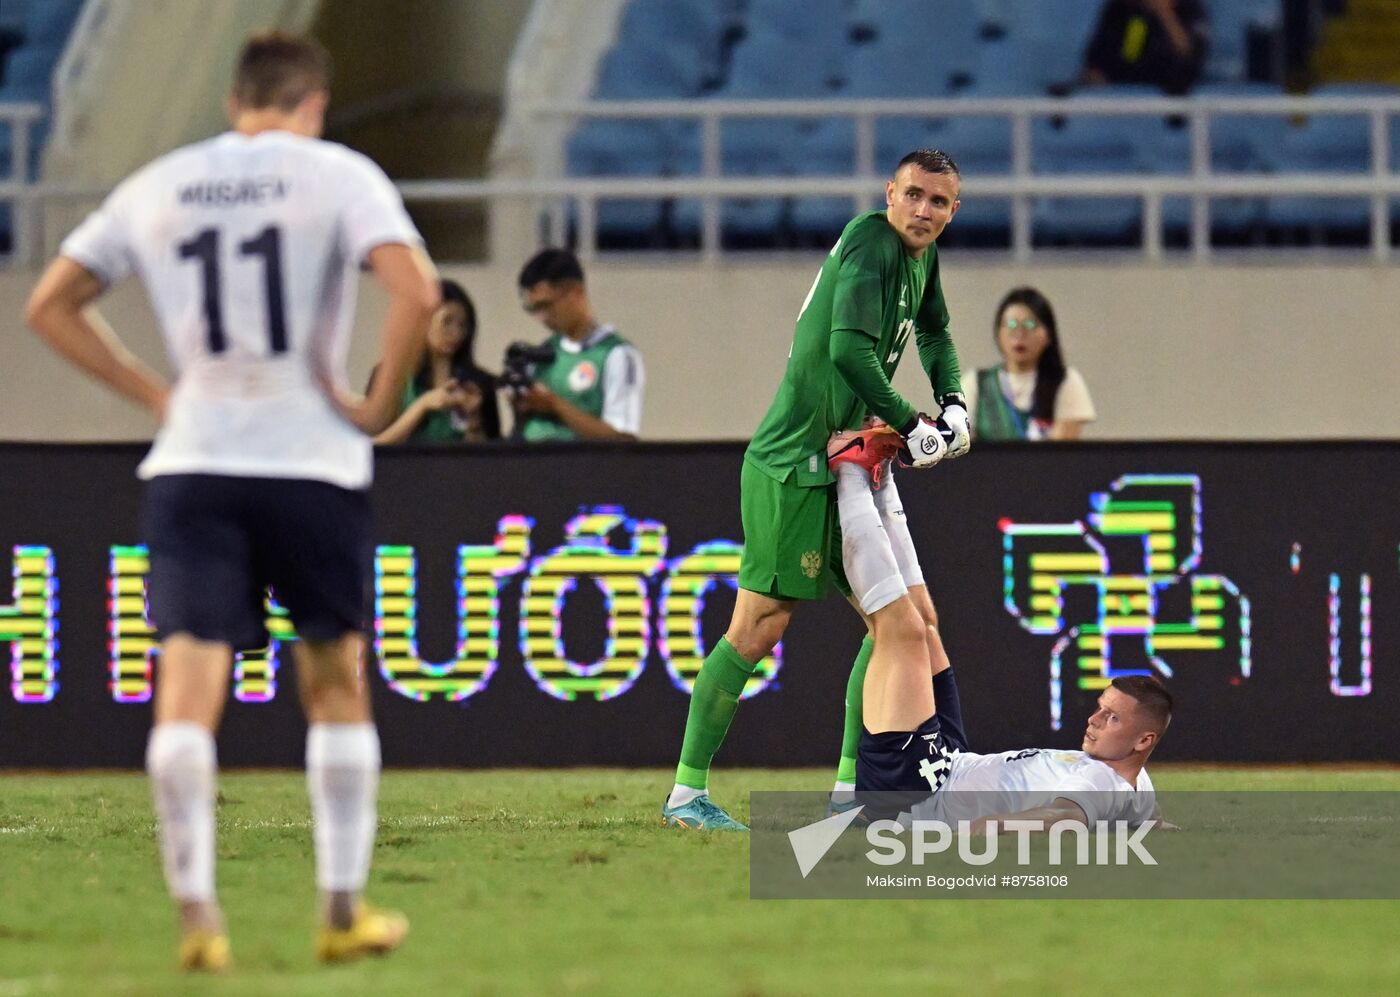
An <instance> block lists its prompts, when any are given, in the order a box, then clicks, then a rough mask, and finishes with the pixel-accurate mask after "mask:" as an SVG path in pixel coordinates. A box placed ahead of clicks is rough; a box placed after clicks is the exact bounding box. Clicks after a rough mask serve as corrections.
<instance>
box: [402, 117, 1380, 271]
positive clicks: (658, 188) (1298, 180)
mask: <svg viewBox="0 0 1400 997" xmlns="http://www.w3.org/2000/svg"><path fill="white" fill-rule="evenodd" d="M531 113H533V114H535V115H536V116H537V117H538V118H539V120H540V121H541V123H542V127H541V128H540V129H539V131H540V134H541V135H542V136H543V138H542V146H543V147H542V149H541V152H540V155H539V159H538V161H539V162H540V163H542V164H545V166H544V169H543V176H550V177H557V178H559V179H557V180H556V181H555V182H556V183H557V185H558V190H559V193H560V196H561V197H562V198H568V199H572V200H574V201H575V202H576V203H577V209H578V211H577V218H578V229H579V234H578V242H579V244H580V246H582V247H585V248H590V249H591V248H592V247H593V245H594V243H595V235H596V224H597V201H598V199H599V198H602V197H607V198H616V199H641V198H655V197H699V198H701V199H702V202H703V208H702V214H701V219H702V220H701V233H700V242H701V248H702V251H703V252H704V253H705V255H707V256H713V255H715V254H716V253H718V251H719V244H720V217H719V201H720V200H721V199H723V198H725V197H761V196H769V197H802V196H822V195H826V196H831V195H849V196H850V197H851V198H852V214H855V213H856V212H858V211H860V210H864V209H865V207H866V206H868V204H869V202H870V197H871V195H872V193H874V192H876V191H878V189H879V185H880V184H881V183H882V182H883V181H884V179H885V175H886V174H885V173H882V172H880V171H879V170H877V164H876V162H875V131H876V124H877V122H878V121H879V120H881V119H886V118H938V119H943V118H958V117H961V118H972V117H978V118H988V117H997V118H1004V119H1006V120H1008V121H1009V124H1010V133H1011V134H1010V138H1011V143H1010V146H1011V164H1010V166H1011V169H1010V172H1009V173H1008V174H1006V175H1004V176H983V177H979V176H965V177H964V178H963V181H964V183H963V190H964V193H965V194H966V196H967V197H968V198H976V197H988V198H992V197H995V198H1009V199H1010V200H1011V204H1012V211H1011V250H1012V253H1013V255H1014V256H1015V257H1016V258H1017V259H1025V258H1026V257H1028V256H1029V255H1030V254H1031V252H1032V229H1031V227H1032V202H1033V199H1034V198H1037V197H1120V198H1121V197H1125V196H1127V197H1139V198H1141V199H1142V202H1143V230H1142V251H1143V253H1144V254H1145V255H1146V256H1147V257H1148V258H1149V259H1153V260H1156V259H1160V258H1161V257H1162V256H1163V254H1164V243H1163V224H1162V207H1163V199H1164V198H1167V197H1172V196H1185V197H1189V198H1191V205H1192V210H1191V224H1190V233H1189V245H1190V249H1191V252H1192V253H1193V254H1194V255H1195V256H1197V257H1199V258H1203V257H1207V256H1209V254H1210V252H1211V241H1210V199H1211V198H1212V197H1261V198H1267V197H1270V196H1290V195H1310V196H1318V197H1353V198H1355V197H1364V198H1367V199H1368V200H1369V201H1370V250H1371V254H1372V256H1373V257H1374V258H1376V259H1378V260H1383V259H1386V258H1388V257H1389V255H1390V252H1391V248H1390V220H1389V215H1390V211H1389V201H1390V199H1391V198H1392V197H1395V196H1397V195H1400V174H1396V173H1393V172H1392V171H1391V166H1390V164H1389V154H1390V120H1389V119H1390V117H1391V116H1400V96H1396V97H1369V96H1368V97H1361V96H1356V97H1343V96H1335V97H1197V98H1168V97H1161V98H1156V97H1150V98H1149V97H1144V98H1137V97H1113V98H1107V99H1103V98H1094V97H1075V98H1073V99H1068V100H1066V99H1056V98H1031V99H990V100H989V99H972V100H942V101H929V100H820V101H810V100H809V101H787V100H755V101H593V102H583V103H576V104H566V105H554V106H547V107H537V108H533V109H531ZM1221 115H1232V116H1234V115H1241V116H1243V115H1254V116H1268V117H1281V116H1290V117H1295V116H1296V117H1312V116H1316V115H1347V116H1358V115H1364V116H1365V117H1366V118H1367V119H1368V120H1369V137H1370V154H1371V162H1370V170H1369V171H1367V172H1364V173H1361V172H1350V173H1344V172H1296V173H1295V172H1286V173H1285V172H1271V173H1236V172H1228V173H1222V172H1217V171H1215V170H1214V169H1213V168H1212V162H1211V127H1212V118H1214V117H1218V116H1221ZM1077 116H1099V117H1115V118H1118V117H1142V118H1144V119H1158V121H1160V119H1162V118H1166V117H1178V118H1182V119H1185V121H1186V125H1187V127H1188V128H1189V142H1190V168H1189V170H1188V171H1187V172H1185V173H1124V174H1117V175H1111V174H1099V173H1095V174H1083V173H1081V174H1078V175H1075V174H1071V173H1056V174H1046V173H1035V172H1033V169H1032V167H1033V163H1034V156H1035V150H1034V148H1033V135H1034V128H1033V123H1034V122H1035V121H1036V120H1038V119H1051V118H1071V117H1077ZM745 118H748V119H754V118H763V119H804V118H805V119H830V118H847V119H850V120H852V121H853V123H854V145H853V148H852V154H853V158H854V162H855V170H854V172H853V173H852V174H851V175H849V176H845V177H829V178H828V177H811V176H787V175H783V176H779V175H776V174H775V175H774V176H772V177H747V176H746V177H742V178H739V177H724V176H722V175H721V165H722V162H723V150H722V146H721V139H722V124H723V122H725V121H726V120H735V119H745ZM589 119H607V120H627V119H631V120H657V119H666V120H690V121H698V122H699V126H700V164H699V165H700V170H699V175H698V176H697V177H684V178H682V177H675V178H664V179H657V180H640V179H636V178H626V179H619V180H606V179H603V178H588V179H585V178H578V177H568V178H566V177H565V176H564V162H563V160H564V155H563V147H564V141H565V138H566V136H567V134H568V133H569V131H570V130H572V128H573V127H574V126H575V125H576V124H578V123H579V122H582V121H586V120H589ZM1145 123H1147V124H1153V125H1156V124H1157V122H1153V121H1147V122H1145ZM947 152H948V153H949V154H950V155H952V156H953V158H954V159H955V160H956V159H957V157H958V150H957V149H955V148H950V149H948V150H947ZM879 165H880V167H881V168H884V167H887V166H888V165H889V164H879ZM1397 165H1400V164H1397ZM423 193H428V191H423ZM549 211H550V215H551V218H550V230H549V231H550V235H551V237H559V236H562V234H563V229H564V226H565V224H566V222H567V205H566V204H564V203H560V202H556V203H553V204H552V205H551V206H550V208H549Z"/></svg>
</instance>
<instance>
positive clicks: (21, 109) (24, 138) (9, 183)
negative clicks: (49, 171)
mask: <svg viewBox="0 0 1400 997" xmlns="http://www.w3.org/2000/svg"><path fill="white" fill-rule="evenodd" d="M43 116H44V108H43V107H42V106H41V105H39V104H30V103H25V104H20V103H13V104H12V103H0V130H4V131H8V132H9V135H10V172H9V176H6V177H0V205H8V206H9V207H10V219H11V220H10V243H11V249H10V253H11V255H12V256H14V257H16V258H18V259H27V258H28V257H29V255H30V254H32V252H33V248H32V247H33V245H34V242H35V238H36V236H37V233H38V229H37V224H38V220H37V218H36V214H35V210H34V205H35V197H36V196H37V192H38V191H39V189H40V188H39V187H37V186H36V185H35V184H34V183H33V182H32V181H31V180H30V179H29V158H30V155H31V152H32V149H33V142H32V139H33V136H32V134H31V129H32V128H33V127H34V123H35V122H37V121H38V120H39V119H40V118H42V117H43Z"/></svg>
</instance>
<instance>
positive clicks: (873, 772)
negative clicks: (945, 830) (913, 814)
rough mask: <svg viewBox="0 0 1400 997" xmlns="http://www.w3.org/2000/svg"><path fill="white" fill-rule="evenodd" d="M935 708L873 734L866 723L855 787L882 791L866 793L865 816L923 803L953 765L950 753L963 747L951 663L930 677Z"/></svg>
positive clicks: (889, 813) (964, 739)
mask: <svg viewBox="0 0 1400 997" xmlns="http://www.w3.org/2000/svg"><path fill="white" fill-rule="evenodd" d="M933 699H934V709H935V711H936V712H935V713H934V715H933V716H931V717H929V718H928V719H927V720H925V721H924V722H923V723H921V724H920V725H919V726H918V729H916V730H912V731H886V732H884V733H883V734H872V733H870V732H869V731H868V730H866V729H865V728H864V727H862V728H861V732H860V746H859V748H858V749H857V752H856V792H857V794H859V795H860V797H861V798H862V799H866V797H864V794H866V793H877V794H880V798H879V799H878V800H876V799H874V798H870V802H869V803H868V804H867V805H868V808H869V811H870V812H869V816H870V817H871V818H872V819H874V818H877V817H880V816H890V817H892V816H894V815H895V814H897V813H898V812H900V811H903V810H908V809H909V808H910V807H912V806H914V805H915V804H918V803H921V802H922V801H923V800H925V799H927V798H928V797H929V796H931V795H932V794H933V793H935V792H937V791H938V790H939V789H940V788H942V786H943V783H944V782H945V781H947V778H948V773H949V772H950V770H951V768H952V755H953V753H954V752H957V751H967V750H968V743H967V734H966V732H965V731H964V729H963V721H962V704H961V702H960V701H959V700H958V686H957V681H956V679H954V678H953V670H952V669H951V668H948V669H945V670H944V671H942V672H940V673H939V674H937V675H936V676H934V679H933Z"/></svg>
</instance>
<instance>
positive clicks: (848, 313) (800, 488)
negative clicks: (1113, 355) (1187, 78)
mask: <svg viewBox="0 0 1400 997" xmlns="http://www.w3.org/2000/svg"><path fill="white" fill-rule="evenodd" d="M960 183H961V181H960V178H959V176H958V169H957V166H956V165H955V164H954V163H953V161H952V159H950V158H949V157H948V156H947V155H946V154H945V153H943V152H940V151H938V150H934V149H920V150H917V151H915V152H911V153H910V154H909V155H907V156H905V157H904V158H903V159H902V160H901V161H900V162H899V164H898V166H897V167H896V169H895V173H894V176H893V177H892V178H891V179H890V180H889V181H887V182H886V184H885V210H884V211H870V212H866V213H864V214H862V215H859V216H857V217H856V218H854V219H852V220H851V222H850V223H849V224H847V226H846V228H845V230H844V231H843V232H842V233H841V238H840V239H839V240H837V243H836V245H835V246H834V247H833V248H832V250H831V252H830V253H829V254H828V255H827V258H826V261H825V262H824V263H823V265H822V268H821V271H820V272H819V273H818V275H817V279H816V280H815V281H814V282H813V284H812V287H811V289H810V291H808V294H807V300H806V301H804V302H803V304H802V308H801V310H800V312H799V313H798V317H797V327H796V330H795V333H794V336H793V342H792V348H791V349H790V351H789V353H788V362H787V368H786V370H785V372H784V374H783V380H782V383H781V384H780V385H779V387H778V393H777V397H776V398H775V399H774V401H773V404H772V405H771V406H770V407H769V410H768V413H767V415H765V416H764V418H763V421H762V422H761V423H760V424H759V427H758V429H757V431H756V432H755V433H754V437H753V439H752V441H750V443H749V446H748V449H747V450H746V451H745V453H744V468H743V474H742V475H741V477H740V507H741V513H742V519H743V525H744V554H743V558H742V560H741V562H740V565H739V579H738V581H739V592H738V595H737V598H736V599H735V603H734V613H733V616H732V617H731V618H730V621H729V626H728V628H727V629H726V631H725V634H724V637H723V639H721V640H719V641H718V642H716V644H715V646H714V648H713V649H712V650H711V651H710V653H709V655H708V656H707V657H706V658H705V664H704V666H703V667H702V668H701V670H700V674H699V675H698V676H697V677H696V680H695V686H694V689H693V690H692V693H691V699H690V711H689V715H688V716H687V719H686V727H685V737H684V741H683V743H682V745H681V758H680V764H679V765H678V766H677V768H676V782H675V785H674V786H673V787H672V789H671V793H670V795H669V797H668V798H667V800H666V802H665V804H664V805H663V806H662V811H661V813H662V820H663V821H664V823H666V824H667V825H669V826H672V827H683V828H689V829H692V830H738V831H742V830H746V828H745V827H744V825H743V824H741V823H739V822H738V821H736V820H734V819H733V818H732V817H730V816H729V814H727V813H726V812H725V811H724V810H723V809H721V808H720V807H719V806H717V805H716V804H714V803H712V802H711V801H710V798H709V793H708V780H709V772H710V763H711V762H712V760H713V759H714V756H715V753H716V752H717V751H718V750H719V747H720V745H721V744H722V743H723V742H724V738H725V735H726V733H727V732H728V730H729V725H730V722H731V721H732V720H733V718H734V713H735V710H736V709H737V707H738V703H739V697H740V696H741V695H742V694H743V691H744V687H745V685H746V684H747V682H748V680H749V677H750V676H751V675H752V674H753V671H754V669H755V668H756V667H757V665H758V663H759V662H760V661H762V660H763V659H764V658H765V657H766V656H767V655H768V654H769V653H770V652H771V651H772V650H773V647H774V646H775V645H776V644H777V643H778V641H779V640H780V639H781V638H782V635H783V632H784V631H785V630H786V629H787V626H788V623H789V622H790V621H791V619H792V614H793V611H794V609H795V608H796V605H797V603H798V601H799V600H804V599H820V598H822V597H823V596H824V595H825V594H826V591H827V586H828V585H829V584H835V585H836V586H837V587H838V588H839V589H841V590H842V591H843V592H844V591H846V584H845V579H844V577H843V574H842V570H841V559H842V553H843V551H844V549H845V544H844V542H843V541H841V540H839V539H837V537H836V536H835V532H836V531H835V529H834V527H835V522H834V520H835V519H836V515H835V514H836V508H835V494H834V489H833V488H832V487H831V486H832V474H831V472H830V471H829V470H828V467H827V457H828V454H827V450H826V447H827V442H828V440H829V439H830V437H831V434H832V432H834V431H836V430H841V429H856V428H858V427H860V425H861V424H862V421H863V420H864V419H865V418H866V416H867V415H869V414H872V413H873V414H874V415H876V416H879V417H880V418H881V419H883V420H884V421H885V422H886V423H888V424H889V425H891V426H894V427H898V429H899V434H900V435H901V436H902V437H903V440H904V444H905V446H906V447H907V448H908V449H909V451H910V452H911V462H912V463H913V464H914V465H915V466H917V467H931V466H933V465H934V464H936V463H937V462H938V461H939V460H941V459H942V458H943V457H945V456H947V457H956V456H959V455H961V454H963V453H966V452H967V449H968V446H969V445H970V437H969V433H968V420H967V408H966V405H965V404H964V402H963V399H962V396H961V394H959V391H960V386H959V378H960V373H959V367H958V358H957V351H956V349H955V348H954V346H953V340H952V336H951V334H950V332H949V324H950V319H949V316H948V309H947V306H946V304H945V302H944V298H943V290H942V286H941V284H940V281H939V271H938V247H937V246H936V244H935V240H937V238H938V236H939V235H940V234H941V233H942V231H943V229H944V227H945V226H946V225H947V224H948V222H949V221H951V220H952V218H953V215H954V214H955V213H956V212H957V209H958V204H959V201H958V191H959V189H960ZM911 338H912V339H913V340H914V342H915V343H916V344H917V346H918V351H919V360H920V362H921V364H922V366H923V368H924V371H925V373H926V374H927V375H928V378H929V384H930V386H931V387H932V388H933V393H934V397H935V400H936V401H937V402H938V404H939V406H940V407H941V409H942V412H941V415H940V416H939V424H937V425H935V423H934V421H933V420H932V419H929V418H928V417H927V416H923V415H921V414H920V413H919V412H918V410H917V409H916V408H914V406H913V405H911V404H910V403H909V402H908V401H907V400H906V399H905V398H903V397H902V396H901V395H900V394H899V393H898V392H897V391H896V390H895V389H894V388H893V387H892V386H891V384H890V377H891V376H892V375H893V374H894V371H895V368H896V367H897V366H898V364H899V361H900V357H901V356H902V355H903V353H904V350H905V347H906V346H907V345H908V344H909V341H910V339H911ZM941 430H942V431H946V435H945V432H942V431H941ZM859 445H863V443H862V444H859ZM925 595H926V593H925ZM932 613H933V607H932V604H930V603H927V600H926V599H925V604H923V605H916V604H915V602H914V600H913V599H911V598H908V597H906V595H905V593H902V592H901V593H899V594H897V595H895V596H894V597H893V599H892V601H891V602H890V603H889V604H888V605H883V606H881V607H879V608H878V609H876V610H867V614H866V615H867V623H868V626H869V627H870V628H871V633H872V634H873V636H874V643H873V652H872V651H871V646H872V645H867V647H866V648H865V650H864V651H863V652H862V659H861V660H858V661H857V668H861V667H863V666H864V663H865V661H866V660H869V658H870V654H871V653H873V654H874V656H875V657H880V656H882V655H884V656H887V657H889V656H913V657H914V658H916V659H917V662H918V665H917V667H919V668H921V669H922V670H923V672H924V674H925V675H927V674H928V671H929V663H928V653H929V652H928V643H927V637H926V633H927V631H928V628H929V621H930V619H931V618H932Z"/></svg>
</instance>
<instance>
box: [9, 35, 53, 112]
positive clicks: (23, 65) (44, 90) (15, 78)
mask: <svg viewBox="0 0 1400 997" xmlns="http://www.w3.org/2000/svg"><path fill="white" fill-rule="evenodd" d="M59 54H60V52H59V50H58V49H55V48H39V47H31V46H26V47H24V48H17V49H15V50H14V51H13V52H11V53H10V54H9V57H8V58H7V59H6V60H5V81H4V84H3V85H0V100H15V101H38V102H39V103H42V104H47V103H48V102H49V85H50V82H49V81H50V80H51V79H52V78H53V70H54V66H56V65H57V64H58V57H59Z"/></svg>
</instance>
